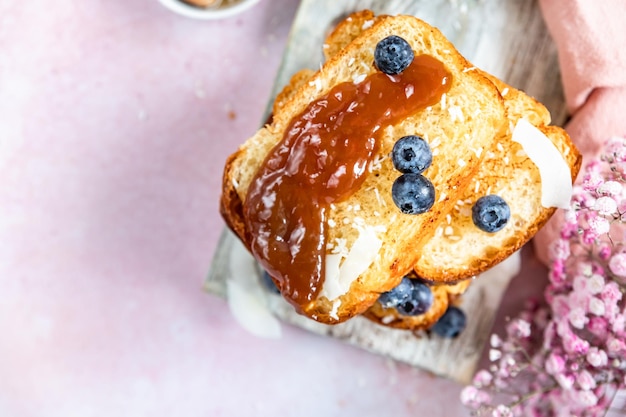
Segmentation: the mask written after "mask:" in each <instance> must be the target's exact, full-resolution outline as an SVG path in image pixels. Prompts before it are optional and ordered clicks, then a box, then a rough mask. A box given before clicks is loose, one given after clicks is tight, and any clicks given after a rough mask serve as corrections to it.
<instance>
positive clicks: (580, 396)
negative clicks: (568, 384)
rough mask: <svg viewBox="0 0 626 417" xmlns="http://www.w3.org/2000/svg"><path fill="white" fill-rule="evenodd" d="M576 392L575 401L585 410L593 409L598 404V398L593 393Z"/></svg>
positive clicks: (587, 391)
mask: <svg viewBox="0 0 626 417" xmlns="http://www.w3.org/2000/svg"><path fill="white" fill-rule="evenodd" d="M575 392H576V394H575V397H574V399H575V401H576V404H577V405H578V406H579V407H582V408H583V409H587V408H589V407H593V406H594V405H596V404H597V403H598V397H596V394H594V393H593V391H589V390H586V391H575Z"/></svg>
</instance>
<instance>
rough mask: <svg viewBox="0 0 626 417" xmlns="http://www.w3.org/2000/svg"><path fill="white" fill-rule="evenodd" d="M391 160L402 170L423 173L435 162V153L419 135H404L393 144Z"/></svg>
mask: <svg viewBox="0 0 626 417" xmlns="http://www.w3.org/2000/svg"><path fill="white" fill-rule="evenodd" d="M391 160H392V162H393V166H394V167H395V168H396V169H397V170H398V171H400V172H404V173H409V172H410V173H413V174H421V173H422V172H424V170H425V169H426V168H428V167H429V166H430V164H431V163H432V162H433V153H432V152H431V151H430V146H428V143H427V142H426V141H425V140H424V139H422V138H420V137H419V136H414V135H411V136H404V137H401V138H400V139H398V141H397V142H396V143H395V145H393V149H392V151H391Z"/></svg>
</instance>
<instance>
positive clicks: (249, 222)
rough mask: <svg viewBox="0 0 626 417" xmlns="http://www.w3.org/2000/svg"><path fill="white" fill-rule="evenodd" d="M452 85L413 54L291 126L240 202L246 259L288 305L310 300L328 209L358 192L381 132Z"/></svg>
mask: <svg viewBox="0 0 626 417" xmlns="http://www.w3.org/2000/svg"><path fill="white" fill-rule="evenodd" d="M451 84H452V75H451V74H450V73H449V72H448V71H447V70H446V68H445V67H444V65H443V63H441V62H440V61H438V60H437V59H435V58H433V57H431V56H429V55H419V56H416V57H415V59H414V60H413V62H412V63H411V65H409V67H408V68H407V69H405V70H404V71H403V72H402V73H401V74H398V75H386V74H384V73H382V72H375V73H373V74H371V75H369V76H367V77H366V78H365V79H364V80H363V81H362V82H360V83H358V84H355V83H350V82H346V83H341V84H338V85H336V86H335V87H333V88H332V89H331V90H330V91H329V92H328V93H327V94H326V95H324V96H321V97H319V98H318V99H317V100H315V101H313V102H311V103H310V104H309V105H308V106H307V107H306V109H305V110H304V111H303V112H302V113H301V114H299V115H297V116H296V117H294V118H293V119H292V120H291V122H290V124H289V126H288V127H287V129H285V134H284V136H283V138H282V140H281V141H280V142H279V143H278V144H277V145H276V146H275V147H274V148H273V149H272V150H271V151H270V153H269V154H268V156H267V157H266V159H265V161H264V162H263V164H262V165H261V167H260V168H259V170H258V171H257V173H256V174H255V176H254V178H253V179H252V182H251V184H250V187H249V189H248V193H247V196H246V200H245V202H244V221H245V225H246V228H247V230H248V231H249V232H250V235H251V236H252V242H251V248H252V252H253V253H254V255H255V257H256V258H257V259H258V260H259V262H260V263H261V265H262V266H263V267H264V268H265V269H266V270H267V271H268V273H269V274H270V275H271V276H272V277H273V278H274V279H275V280H276V281H277V282H278V285H279V288H280V290H281V293H282V294H283V296H284V297H285V299H287V301H289V302H290V303H291V304H293V305H294V306H296V307H297V308H304V307H305V306H306V305H307V304H309V303H310V302H311V301H313V300H315V299H316V298H317V295H318V293H319V291H320V290H321V288H322V285H323V283H324V270H325V253H326V234H327V230H326V229H327V217H328V211H329V207H330V204H332V203H338V202H340V201H342V200H345V199H347V198H348V197H350V196H351V195H352V194H354V192H356V191H357V190H358V189H359V187H361V185H362V184H363V181H365V178H366V175H367V172H368V169H367V167H368V164H369V163H370V162H371V161H372V159H373V158H374V157H375V156H376V154H377V153H378V151H379V148H380V134H381V132H382V131H383V129H384V128H385V127H387V126H389V125H393V124H395V123H397V122H399V121H401V120H403V119H404V118H406V117H407V116H410V115H412V114H415V113H417V112H418V111H420V110H422V109H424V108H426V107H428V106H430V105H433V104H435V103H437V102H439V100H440V99H441V96H442V95H443V94H444V93H445V92H447V91H448V90H449V89H450V85H451Z"/></svg>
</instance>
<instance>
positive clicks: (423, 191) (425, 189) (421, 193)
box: [391, 173, 435, 214]
mask: <svg viewBox="0 0 626 417" xmlns="http://www.w3.org/2000/svg"><path fill="white" fill-rule="evenodd" d="M391 198H392V199H393V202H394V203H396V206H398V208H399V209H400V210H401V211H402V212H403V213H404V214H420V213H424V212H426V211H428V210H429V209H430V208H431V207H432V206H433V204H434V203H435V187H433V184H432V183H431V182H430V181H429V180H428V178H426V177H424V176H423V175H420V174H411V173H409V174H402V175H401V176H399V177H398V178H397V179H396V180H395V181H394V183H393V185H392V187H391Z"/></svg>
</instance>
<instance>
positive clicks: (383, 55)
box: [374, 35, 415, 75]
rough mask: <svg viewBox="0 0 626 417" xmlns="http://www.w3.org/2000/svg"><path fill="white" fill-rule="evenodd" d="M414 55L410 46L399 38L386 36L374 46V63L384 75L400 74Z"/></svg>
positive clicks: (409, 63)
mask: <svg viewBox="0 0 626 417" xmlns="http://www.w3.org/2000/svg"><path fill="white" fill-rule="evenodd" d="M414 57H415V54H414V53H413V49H411V45H409V43H408V42H407V41H405V40H404V39H402V38H401V37H399V36H395V35H392V36H388V37H386V38H385V39H383V40H382V41H380V42H378V44H377V45H376V50H375V51H374V63H375V64H376V67H377V68H378V69H379V70H381V71H382V72H384V73H385V74H389V75H395V74H400V73H401V72H402V71H404V70H405V69H406V67H408V66H409V65H411V62H413V58H414Z"/></svg>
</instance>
